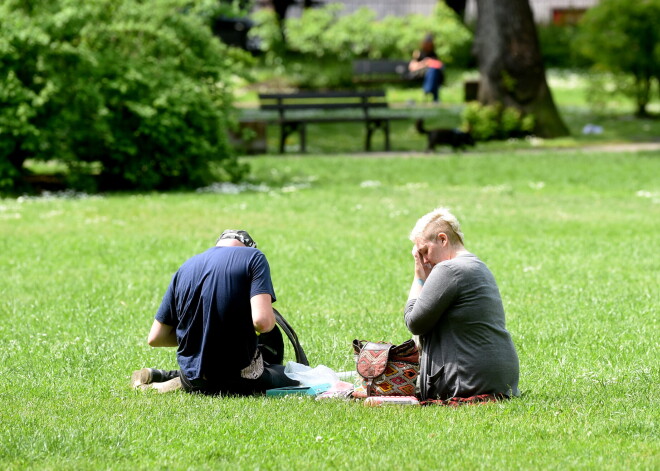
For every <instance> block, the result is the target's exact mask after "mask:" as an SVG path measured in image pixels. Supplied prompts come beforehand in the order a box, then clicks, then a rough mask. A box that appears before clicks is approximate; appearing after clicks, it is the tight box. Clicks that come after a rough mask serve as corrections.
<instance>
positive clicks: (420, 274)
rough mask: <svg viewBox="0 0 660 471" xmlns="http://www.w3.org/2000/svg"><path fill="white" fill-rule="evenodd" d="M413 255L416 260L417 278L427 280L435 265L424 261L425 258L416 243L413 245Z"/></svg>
mask: <svg viewBox="0 0 660 471" xmlns="http://www.w3.org/2000/svg"><path fill="white" fill-rule="evenodd" d="M412 256H413V259H414V260H415V278H417V279H420V280H422V281H426V279H427V278H428V276H429V274H430V273H431V269H432V268H433V267H432V266H431V264H429V263H424V259H423V257H422V255H421V254H420V253H419V250H418V249H417V246H416V245H415V246H413V249H412Z"/></svg>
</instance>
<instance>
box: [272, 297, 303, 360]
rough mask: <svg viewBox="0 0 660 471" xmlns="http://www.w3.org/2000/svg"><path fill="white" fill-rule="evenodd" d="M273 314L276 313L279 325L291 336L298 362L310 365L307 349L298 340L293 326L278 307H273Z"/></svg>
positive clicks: (276, 320) (290, 339)
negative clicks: (306, 353)
mask: <svg viewBox="0 0 660 471" xmlns="http://www.w3.org/2000/svg"><path fill="white" fill-rule="evenodd" d="M273 314H275V322H277V325H278V326H280V328H281V329H282V330H283V331H284V333H285V334H286V336H287V337H288V338H289V341H290V342H291V345H293V350H294V351H295V352H296V362H298V363H300V364H301V365H305V366H309V361H307V355H305V351H304V350H303V348H302V345H300V341H298V336H297V335H296V332H295V331H294V330H293V327H291V325H289V323H288V322H287V321H286V319H285V318H284V316H282V314H280V313H279V312H278V311H277V309H275V308H273Z"/></svg>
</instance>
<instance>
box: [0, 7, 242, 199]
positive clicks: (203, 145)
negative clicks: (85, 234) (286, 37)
mask: <svg viewBox="0 0 660 471" xmlns="http://www.w3.org/2000/svg"><path fill="white" fill-rule="evenodd" d="M206 3H208V2H197V4H195V3H194V2H193V3H191V2H188V1H187V0H156V1H151V2H142V1H138V0H120V1H109V0H93V1H89V2H80V1H77V0H56V1H41V0H37V1H25V0H8V1H6V2H3V4H2V5H1V6H0V74H2V75H3V76H5V77H6V79H4V80H3V82H2V86H1V87H0V102H1V103H2V107H0V136H2V139H0V162H1V163H0V187H1V185H4V186H5V187H7V186H11V185H12V182H13V178H14V177H15V176H16V174H17V173H19V172H21V171H23V168H22V165H23V162H24V161H25V160H26V159H37V160H41V161H48V160H58V161H61V162H65V163H66V164H67V165H68V167H69V170H70V175H71V176H70V178H71V179H72V180H73V181H72V182H71V183H73V184H74V185H76V186H79V187H80V186H82V187H87V188H90V187H93V186H94V185H96V184H99V185H100V186H101V187H102V188H107V187H110V188H117V187H128V188H138V189H154V188H172V187H176V186H189V185H199V184H203V183H204V182H207V181H208V180H209V179H210V178H211V171H210V164H211V163H218V162H220V163H221V164H222V165H221V166H220V167H223V166H224V168H225V170H226V171H228V172H229V173H230V177H238V176H240V171H239V170H240V169H239V168H238V167H237V166H236V162H235V160H234V159H232V157H231V156H232V151H231V149H230V147H229V145H228V142H227V130H228V128H229V126H230V122H231V115H230V112H231V107H232V80H233V77H234V76H235V74H240V71H241V70H242V69H244V67H245V65H244V64H245V61H246V60H247V55H246V54H245V53H242V52H240V51H238V50H235V49H231V48H227V47H226V46H224V45H223V44H222V43H221V42H220V41H219V40H218V39H217V38H215V37H213V36H212V34H211V31H210V28H209V27H208V25H207V24H206V23H204V21H203V16H202V15H201V12H200V11H198V10H197V9H196V8H199V9H200V10H203V8H205V7H206ZM90 165H92V167H91V168H94V169H96V173H98V174H100V178H99V179H98V180H91V179H87V180H81V179H84V178H85V177H84V175H86V174H89V173H90Z"/></svg>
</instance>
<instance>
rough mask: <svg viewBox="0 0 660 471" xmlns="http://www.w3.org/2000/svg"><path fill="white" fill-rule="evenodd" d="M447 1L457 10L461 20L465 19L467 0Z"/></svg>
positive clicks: (446, 1) (448, 4)
mask: <svg viewBox="0 0 660 471" xmlns="http://www.w3.org/2000/svg"><path fill="white" fill-rule="evenodd" d="M445 3H446V4H447V6H448V7H449V8H451V9H452V10H454V11H455V12H456V14H457V15H458V16H459V17H460V18H461V20H465V5H466V4H467V0H445Z"/></svg>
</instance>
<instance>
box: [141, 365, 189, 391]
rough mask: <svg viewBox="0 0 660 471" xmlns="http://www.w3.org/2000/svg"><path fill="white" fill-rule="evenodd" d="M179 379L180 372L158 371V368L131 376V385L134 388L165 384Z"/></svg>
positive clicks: (144, 369) (143, 370)
mask: <svg viewBox="0 0 660 471" xmlns="http://www.w3.org/2000/svg"><path fill="white" fill-rule="evenodd" d="M178 377H179V370H158V369H156V368H142V369H141V370H137V371H134V372H133V374H132V375H131V384H132V385H133V387H134V388H137V387H139V386H140V385H143V384H151V383H164V382H165V381H170V380H171V379H174V378H178Z"/></svg>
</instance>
